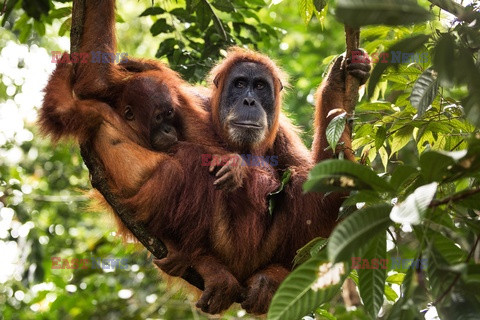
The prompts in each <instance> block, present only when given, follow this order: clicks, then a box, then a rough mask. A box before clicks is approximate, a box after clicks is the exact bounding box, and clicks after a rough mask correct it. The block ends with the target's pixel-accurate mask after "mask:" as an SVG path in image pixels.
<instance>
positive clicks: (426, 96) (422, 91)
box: [410, 68, 438, 116]
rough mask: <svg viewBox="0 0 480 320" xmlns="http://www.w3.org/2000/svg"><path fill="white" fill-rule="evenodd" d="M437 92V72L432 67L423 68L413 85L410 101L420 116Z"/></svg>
mask: <svg viewBox="0 0 480 320" xmlns="http://www.w3.org/2000/svg"><path fill="white" fill-rule="evenodd" d="M437 94H438V79H437V74H436V73H435V71H433V69H432V68H428V69H427V70H425V71H424V72H423V73H422V75H421V76H420V77H419V78H418V79H417V81H416V82H415V84H414V85H413V89H412V94H411V95H410V103H411V104H412V106H414V107H415V108H417V113H418V115H419V116H422V115H423V114H424V113H425V111H426V110H427V108H428V107H429V106H430V105H431V104H432V102H433V100H435V97H436V96H437Z"/></svg>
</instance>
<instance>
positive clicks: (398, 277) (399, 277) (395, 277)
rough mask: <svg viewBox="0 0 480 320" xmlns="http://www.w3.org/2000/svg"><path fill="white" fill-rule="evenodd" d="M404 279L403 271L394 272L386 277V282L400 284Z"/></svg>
mask: <svg viewBox="0 0 480 320" xmlns="http://www.w3.org/2000/svg"><path fill="white" fill-rule="evenodd" d="M404 279H405V273H400V272H399V273H395V274H392V275H390V276H388V277H387V279H386V282H388V283H394V284H398V285H400V284H402V283H403V280H404Z"/></svg>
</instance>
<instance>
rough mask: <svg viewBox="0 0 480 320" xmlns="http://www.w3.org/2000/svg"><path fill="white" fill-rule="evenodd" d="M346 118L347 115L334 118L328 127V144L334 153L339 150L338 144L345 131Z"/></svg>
mask: <svg viewBox="0 0 480 320" xmlns="http://www.w3.org/2000/svg"><path fill="white" fill-rule="evenodd" d="M346 118H347V113H346V112H344V113H341V114H339V115H338V116H336V117H335V118H333V119H332V121H330V123H329V124H328V126H327V130H326V132H325V133H326V136H327V142H328V144H329V145H330V147H331V148H332V150H333V151H334V152H335V149H336V148H337V143H338V141H339V140H340V138H341V137H342V133H343V131H344V130H345V125H346V124H347V122H346Z"/></svg>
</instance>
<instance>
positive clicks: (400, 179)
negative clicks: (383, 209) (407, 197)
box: [390, 165, 418, 190]
mask: <svg viewBox="0 0 480 320" xmlns="http://www.w3.org/2000/svg"><path fill="white" fill-rule="evenodd" d="M417 174H418V169H417V168H415V167H412V166H406V165H403V166H402V165H400V166H397V167H396V168H395V169H394V170H393V173H392V178H391V179H390V184H391V185H392V187H393V188H394V189H397V190H398V189H399V188H400V187H401V185H402V184H403V183H404V182H405V181H409V179H410V177H412V176H413V175H417Z"/></svg>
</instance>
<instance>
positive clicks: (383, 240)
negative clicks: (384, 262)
mask: <svg viewBox="0 0 480 320" xmlns="http://www.w3.org/2000/svg"><path fill="white" fill-rule="evenodd" d="M362 257H363V258H364V259H368V261H372V259H378V260H379V261H380V260H381V259H386V257H387V234H386V233H385V232H383V233H380V234H379V235H377V236H376V237H375V238H374V239H372V240H370V245H369V246H368V248H367V250H366V251H365V253H364V254H363V255H362ZM357 272H358V284H359V290H360V297H361V298H362V301H363V304H364V306H365V309H366V310H368V313H370V315H371V316H372V317H373V318H376V317H377V315H378V312H379V311H380V308H381V306H382V304H383V293H384V291H385V279H386V277H387V270H386V269H382V268H381V267H378V268H376V269H374V268H371V269H360V270H357Z"/></svg>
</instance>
